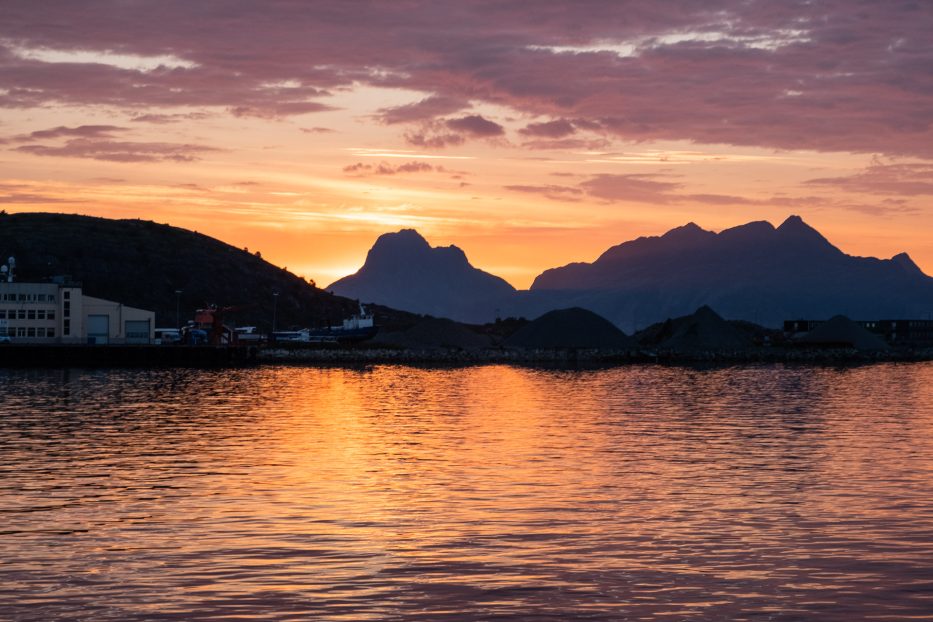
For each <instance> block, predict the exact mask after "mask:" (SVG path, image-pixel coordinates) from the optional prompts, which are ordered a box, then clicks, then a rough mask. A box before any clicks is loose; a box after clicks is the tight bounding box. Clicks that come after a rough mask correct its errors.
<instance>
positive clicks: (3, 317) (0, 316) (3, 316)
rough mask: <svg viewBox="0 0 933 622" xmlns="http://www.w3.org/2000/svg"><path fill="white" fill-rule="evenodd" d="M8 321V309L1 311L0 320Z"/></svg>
mask: <svg viewBox="0 0 933 622" xmlns="http://www.w3.org/2000/svg"><path fill="white" fill-rule="evenodd" d="M5 319H6V309H0V320H5Z"/></svg>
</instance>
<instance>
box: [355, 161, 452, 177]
mask: <svg viewBox="0 0 933 622" xmlns="http://www.w3.org/2000/svg"><path fill="white" fill-rule="evenodd" d="M444 170H445V169H444V167H442V166H432V165H430V164H428V163H427V162H418V161H412V162H405V163H404V164H399V165H398V166H393V165H391V164H389V163H388V162H380V163H379V164H376V165H373V164H364V163H363V162H357V163H356V164H351V165H349V166H345V167H343V172H344V173H350V174H354V175H396V174H398V173H431V172H435V171H437V172H444Z"/></svg>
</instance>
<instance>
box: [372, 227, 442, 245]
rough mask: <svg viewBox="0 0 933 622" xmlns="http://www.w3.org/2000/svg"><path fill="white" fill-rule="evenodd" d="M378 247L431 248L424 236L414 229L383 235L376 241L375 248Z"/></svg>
mask: <svg viewBox="0 0 933 622" xmlns="http://www.w3.org/2000/svg"><path fill="white" fill-rule="evenodd" d="M378 246H392V247H396V248H398V247H409V248H431V245H430V244H428V241H427V240H426V239H424V236H422V235H421V234H420V233H418V232H417V231H416V230H414V229H400V230H399V231H396V232H395V233H383V234H382V235H380V236H379V237H378V238H377V239H376V243H375V244H373V248H376V247H378Z"/></svg>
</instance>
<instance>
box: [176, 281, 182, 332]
mask: <svg viewBox="0 0 933 622" xmlns="http://www.w3.org/2000/svg"><path fill="white" fill-rule="evenodd" d="M181 292H182V290H180V289H176V290H175V328H181V314H180V313H179V309H180V308H181Z"/></svg>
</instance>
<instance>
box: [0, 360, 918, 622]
mask: <svg viewBox="0 0 933 622" xmlns="http://www.w3.org/2000/svg"><path fill="white" fill-rule="evenodd" d="M0 383H2V386H3V389H2V391H0V619H2V620H17V621H20V620H23V621H26V620H36V621H40V620H41V621H49V620H95V621H97V620H120V621H132V620H246V619H249V620H254V619H255V620H400V621H401V620H431V621H434V620H476V621H480V620H484V621H485V620H657V621H665V620H781V621H785V620H933V477H931V475H933V365H931V364H911V365H893V364H885V365H877V366H866V367H859V368H854V369H830V368H808V367H798V368H782V367H780V366H761V367H737V368H728V369H715V370H694V369H686V368H664V367H624V368H619V369H612V370H602V371H585V372H581V371H576V372H572V371H547V370H532V369H521V368H513V367H500V366H489V367H476V368H467V369H455V370H425V369H414V368H408V367H395V366H380V367H374V368H371V369H366V370H351V369H317V368H300V367H283V368H260V369H249V370H241V371H192V370H183V371H180V370H159V371H129V370H108V371H79V370H53V371H2V372H0Z"/></svg>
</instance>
